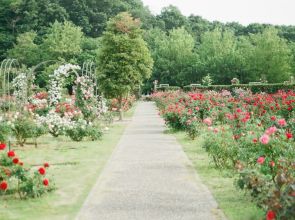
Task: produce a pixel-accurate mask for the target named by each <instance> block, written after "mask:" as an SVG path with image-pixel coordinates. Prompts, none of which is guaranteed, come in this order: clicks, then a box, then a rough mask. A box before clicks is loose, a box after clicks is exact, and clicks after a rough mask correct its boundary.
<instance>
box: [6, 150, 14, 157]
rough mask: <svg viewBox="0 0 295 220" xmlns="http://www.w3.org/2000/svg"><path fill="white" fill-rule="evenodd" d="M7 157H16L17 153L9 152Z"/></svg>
mask: <svg viewBox="0 0 295 220" xmlns="http://www.w3.org/2000/svg"><path fill="white" fill-rule="evenodd" d="M7 156H8V157H15V153H14V151H12V150H11V151H8V152H7Z"/></svg>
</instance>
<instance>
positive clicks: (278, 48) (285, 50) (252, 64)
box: [248, 27, 292, 82]
mask: <svg viewBox="0 0 295 220" xmlns="http://www.w3.org/2000/svg"><path fill="white" fill-rule="evenodd" d="M250 41H251V43H252V45H253V49H252V50H251V52H252V53H251V54H250V56H249V60H248V68H249V71H251V72H253V74H254V75H256V76H257V77H265V78H266V79H267V80H268V81H269V82H283V81H284V80H287V79H288V78H289V76H290V73H291V60H292V55H291V50H290V48H289V46H288V44H287V41H286V40H285V39H283V38H280V37H279V36H278V30H277V29H275V28H273V27H271V28H266V29H265V30H264V31H263V33H258V34H255V35H251V36H250Z"/></svg>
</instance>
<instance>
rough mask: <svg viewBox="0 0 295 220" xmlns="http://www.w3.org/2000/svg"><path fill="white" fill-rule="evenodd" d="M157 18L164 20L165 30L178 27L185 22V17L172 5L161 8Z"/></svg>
mask: <svg viewBox="0 0 295 220" xmlns="http://www.w3.org/2000/svg"><path fill="white" fill-rule="evenodd" d="M158 19H159V20H161V21H163V22H164V28H165V30H166V31H170V30H173V29H176V28H180V27H183V26H185V25H186V24H187V18H186V17H185V16H184V15H182V14H181V12H180V10H179V9H178V8H177V7H175V6H173V5H169V6H168V7H165V8H163V9H162V11H161V14H160V15H159V16H158Z"/></svg>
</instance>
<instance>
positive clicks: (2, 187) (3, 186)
mask: <svg viewBox="0 0 295 220" xmlns="http://www.w3.org/2000/svg"><path fill="white" fill-rule="evenodd" d="M7 188H8V184H7V182H6V181H5V180H3V181H2V182H1V183H0V190H3V191H5V190H6V189H7Z"/></svg>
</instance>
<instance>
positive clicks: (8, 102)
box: [0, 59, 27, 112]
mask: <svg viewBox="0 0 295 220" xmlns="http://www.w3.org/2000/svg"><path fill="white" fill-rule="evenodd" d="M0 77H1V81H2V83H1V90H0V91H1V93H0V96H1V101H2V102H3V103H2V104H3V105H5V107H4V106H2V107H3V108H2V109H1V110H4V111H6V112H10V111H11V107H12V104H13V103H15V101H17V104H18V105H16V106H18V107H23V105H24V104H25V102H26V100H27V81H26V76H25V74H24V73H20V65H19V63H18V61H17V60H16V59H5V60H3V61H2V62H1V66H0ZM17 90H21V91H17ZM15 96H16V97H15ZM15 98H17V100H15ZM19 104H20V105H19Z"/></svg>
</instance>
